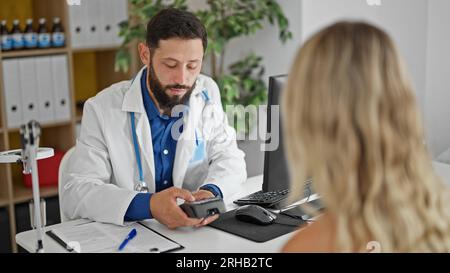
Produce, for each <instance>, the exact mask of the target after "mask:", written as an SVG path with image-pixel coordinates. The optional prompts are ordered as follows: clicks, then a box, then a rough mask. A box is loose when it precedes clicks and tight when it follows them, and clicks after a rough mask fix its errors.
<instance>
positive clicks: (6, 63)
mask: <svg viewBox="0 0 450 273" xmlns="http://www.w3.org/2000/svg"><path fill="white" fill-rule="evenodd" d="M3 82H4V87H5V90H4V91H5V105H6V123H7V126H8V128H18V127H20V125H21V122H22V99H21V94H20V79H19V61H18V60H17V59H6V60H3Z"/></svg>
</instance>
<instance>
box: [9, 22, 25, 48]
mask: <svg viewBox="0 0 450 273" xmlns="http://www.w3.org/2000/svg"><path fill="white" fill-rule="evenodd" d="M11 35H12V48H13V49H22V48H23V47H24V44H25V42H24V40H23V32H22V30H21V29H20V25H19V20H14V21H13V28H12V30H11Z"/></svg>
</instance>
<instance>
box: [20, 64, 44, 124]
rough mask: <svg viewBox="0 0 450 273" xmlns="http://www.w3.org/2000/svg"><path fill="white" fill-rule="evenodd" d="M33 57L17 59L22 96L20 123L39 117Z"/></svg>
mask: <svg viewBox="0 0 450 273" xmlns="http://www.w3.org/2000/svg"><path fill="white" fill-rule="evenodd" d="M34 68H35V66H34V58H21V59H19V80H20V92H21V97H22V121H21V123H22V124H25V123H28V122H29V121H30V120H33V119H34V120H36V119H38V117H39V111H38V105H37V101H38V93H37V90H36V86H37V81H36V73H35V69H34Z"/></svg>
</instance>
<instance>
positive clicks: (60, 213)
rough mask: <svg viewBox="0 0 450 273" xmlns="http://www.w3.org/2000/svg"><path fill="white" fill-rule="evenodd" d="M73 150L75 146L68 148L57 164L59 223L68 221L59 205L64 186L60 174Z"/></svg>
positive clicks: (63, 170)
mask: <svg viewBox="0 0 450 273" xmlns="http://www.w3.org/2000/svg"><path fill="white" fill-rule="evenodd" d="M74 150H75V147H72V148H70V149H69V150H68V151H67V152H66V153H65V154H64V157H63V158H62V160H61V163H60V165H59V170H58V200H59V215H60V216H61V223H63V222H66V221H68V220H69V219H67V218H66V217H65V216H64V213H63V212H62V206H61V204H62V203H61V190H62V189H63V188H64V185H63V180H62V175H63V173H64V172H65V171H66V165H67V163H68V161H69V159H70V156H71V155H72V153H73V151H74Z"/></svg>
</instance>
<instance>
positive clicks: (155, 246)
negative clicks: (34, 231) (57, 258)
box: [46, 222, 184, 253]
mask: <svg viewBox="0 0 450 273" xmlns="http://www.w3.org/2000/svg"><path fill="white" fill-rule="evenodd" d="M133 228H135V229H137V232H138V234H137V236H136V237H135V238H134V239H133V240H131V241H130V242H129V244H127V247H125V249H124V251H119V250H118V246H119V245H120V243H121V242H122V241H123V239H124V238H125V237H126V234H128V232H129V231H130V229H133ZM46 234H47V235H48V236H49V237H50V238H52V239H53V240H54V241H55V242H56V243H58V244H59V245H61V246H62V247H63V248H64V249H66V250H67V251H68V252H74V253H77V252H86V253H121V252H126V253H168V252H174V251H178V250H181V249H184V246H182V245H181V244H179V243H177V242H176V241H174V240H172V239H170V238H168V237H166V236H164V235H162V234H161V233H159V232H157V231H155V230H153V229H151V228H149V227H148V226H146V225H144V224H142V223H139V222H136V223H133V224H132V225H130V226H125V227H121V226H116V225H112V224H104V223H99V222H87V223H82V224H78V225H74V226H67V227H59V228H54V229H52V230H49V231H47V232H46ZM74 245H76V246H78V248H79V251H77V247H74Z"/></svg>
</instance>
